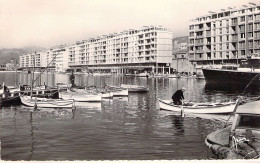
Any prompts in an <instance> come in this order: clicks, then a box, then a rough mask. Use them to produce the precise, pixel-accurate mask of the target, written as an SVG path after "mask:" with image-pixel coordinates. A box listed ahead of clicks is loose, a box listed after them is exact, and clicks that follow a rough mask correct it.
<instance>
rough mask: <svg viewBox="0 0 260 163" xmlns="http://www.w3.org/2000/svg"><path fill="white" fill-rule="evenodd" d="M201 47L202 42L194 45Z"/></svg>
mask: <svg viewBox="0 0 260 163" xmlns="http://www.w3.org/2000/svg"><path fill="white" fill-rule="evenodd" d="M202 45H204V44H203V43H202V42H199V43H195V46H202Z"/></svg>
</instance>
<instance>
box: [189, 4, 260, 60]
mask: <svg viewBox="0 0 260 163" xmlns="http://www.w3.org/2000/svg"><path fill="white" fill-rule="evenodd" d="M188 47H189V49H188V50H189V60H190V61H191V62H192V63H193V64H195V65H208V64H222V63H239V62H240V61H241V60H243V59H246V58H247V57H250V56H251V55H252V54H260V3H258V4H255V3H249V4H247V5H243V6H241V7H238V8H231V7H228V8H227V9H221V10H220V11H219V12H209V14H208V15H205V16H201V17H198V18H196V19H194V20H191V23H190V24H189V46H188Z"/></svg>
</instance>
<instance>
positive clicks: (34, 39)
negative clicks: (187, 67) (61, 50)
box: [0, 0, 259, 48]
mask: <svg viewBox="0 0 260 163" xmlns="http://www.w3.org/2000/svg"><path fill="white" fill-rule="evenodd" d="M248 2H254V3H256V2H259V0H250V1H249V0H0V48H22V47H26V46H41V47H45V48H50V47H52V46H56V45H61V44H73V43H75V42H76V41H80V40H87V39H89V38H92V37H93V38H96V37H97V36H102V35H106V34H109V33H116V32H121V31H123V30H128V29H139V28H141V27H142V26H147V25H162V26H163V27H165V28H168V29H170V30H171V31H172V32H173V37H179V36H187V35H188V24H189V20H191V19H194V18H196V17H198V16H203V15H206V14H208V11H219V10H220V9H227V7H235V6H237V7H239V6H242V5H246V4H248Z"/></svg>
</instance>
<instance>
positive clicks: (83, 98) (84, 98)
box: [60, 93, 102, 102]
mask: <svg viewBox="0 0 260 163" xmlns="http://www.w3.org/2000/svg"><path fill="white" fill-rule="evenodd" d="M60 97H61V98H62V99H64V100H70V99H73V100H75V101H77V102H101V98H102V97H101V94H97V95H94V94H93V95H87V94H79V93H60Z"/></svg>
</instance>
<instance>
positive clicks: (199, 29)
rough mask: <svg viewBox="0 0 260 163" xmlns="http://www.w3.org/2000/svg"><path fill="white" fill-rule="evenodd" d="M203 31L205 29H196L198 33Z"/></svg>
mask: <svg viewBox="0 0 260 163" xmlns="http://www.w3.org/2000/svg"><path fill="white" fill-rule="evenodd" d="M203 30H204V29H203V28H196V29H195V31H196V32H199V31H203Z"/></svg>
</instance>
